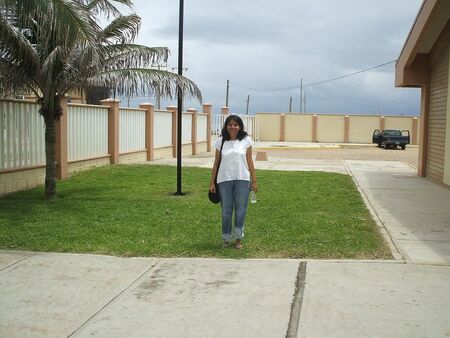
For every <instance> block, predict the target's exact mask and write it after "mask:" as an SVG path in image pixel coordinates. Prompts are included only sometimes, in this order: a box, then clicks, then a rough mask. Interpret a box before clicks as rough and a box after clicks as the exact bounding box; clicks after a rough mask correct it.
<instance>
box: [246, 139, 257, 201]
mask: <svg viewBox="0 0 450 338" xmlns="http://www.w3.org/2000/svg"><path fill="white" fill-rule="evenodd" d="M246 157H247V164H248V169H249V171H250V176H251V178H252V190H253V191H254V192H257V191H258V185H257V183H256V171H255V165H254V164H253V157H252V147H248V148H247V156H246Z"/></svg>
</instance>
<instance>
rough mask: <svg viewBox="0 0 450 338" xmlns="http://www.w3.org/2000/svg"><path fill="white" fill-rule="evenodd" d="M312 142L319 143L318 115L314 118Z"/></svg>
mask: <svg viewBox="0 0 450 338" xmlns="http://www.w3.org/2000/svg"><path fill="white" fill-rule="evenodd" d="M312 141H313V142H317V115H316V114H314V115H313V116H312Z"/></svg>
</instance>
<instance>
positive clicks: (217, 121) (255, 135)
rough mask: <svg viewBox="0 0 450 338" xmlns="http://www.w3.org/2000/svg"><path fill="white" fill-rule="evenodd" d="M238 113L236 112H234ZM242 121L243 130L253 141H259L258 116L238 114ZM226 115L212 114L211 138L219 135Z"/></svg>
mask: <svg viewBox="0 0 450 338" xmlns="http://www.w3.org/2000/svg"><path fill="white" fill-rule="evenodd" d="M236 115H238V114H236ZM238 116H239V117H240V118H241V119H242V122H243V123H244V130H245V131H246V132H247V133H248V135H249V136H250V137H251V138H252V139H253V141H259V124H258V117H257V116H255V115H238ZM227 117H228V115H224V114H213V123H212V126H211V134H212V140H213V141H214V140H215V139H216V138H218V137H219V136H220V133H221V131H222V128H223V125H224V123H225V120H226V119H227Z"/></svg>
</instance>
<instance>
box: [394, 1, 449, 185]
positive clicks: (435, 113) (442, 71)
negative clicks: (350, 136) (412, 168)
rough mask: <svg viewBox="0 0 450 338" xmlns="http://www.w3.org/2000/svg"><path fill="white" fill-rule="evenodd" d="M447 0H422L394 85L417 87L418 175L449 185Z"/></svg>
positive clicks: (399, 61) (399, 60) (402, 54)
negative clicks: (418, 113)
mask: <svg viewBox="0 0 450 338" xmlns="http://www.w3.org/2000/svg"><path fill="white" fill-rule="evenodd" d="M449 50H450V0H424V2H423V3H422V7H421V8H420V10H419V13H418V14H417V17H416V20H415V22H414V24H413V26H412V28H411V31H410V33H409V36H408V38H407V39H406V42H405V45H404V46H403V50H402V52H401V54H400V57H399V58H398V61H397V65H396V67H395V85H396V87H420V88H421V107H420V116H421V123H420V137H419V139H420V150H419V168H418V175H420V176H426V177H428V178H430V179H432V180H434V181H436V182H439V183H441V184H444V185H446V186H448V187H450V91H449V82H450V74H449V62H450V59H449V58H450V51H449Z"/></svg>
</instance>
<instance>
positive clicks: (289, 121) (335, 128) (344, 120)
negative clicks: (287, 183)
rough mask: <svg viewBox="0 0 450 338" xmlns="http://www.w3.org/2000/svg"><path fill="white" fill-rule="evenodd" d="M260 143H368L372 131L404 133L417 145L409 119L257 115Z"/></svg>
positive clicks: (416, 131) (415, 128)
mask: <svg viewBox="0 0 450 338" xmlns="http://www.w3.org/2000/svg"><path fill="white" fill-rule="evenodd" d="M256 115H257V119H258V125H259V140H260V141H286V142H331V143H372V134H373V131H374V130H375V129H400V130H403V129H407V130H409V131H410V134H411V144H418V143H419V119H418V118H417V117H413V116H386V117H384V116H372V115H330V114H285V113H257V114H256Z"/></svg>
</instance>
